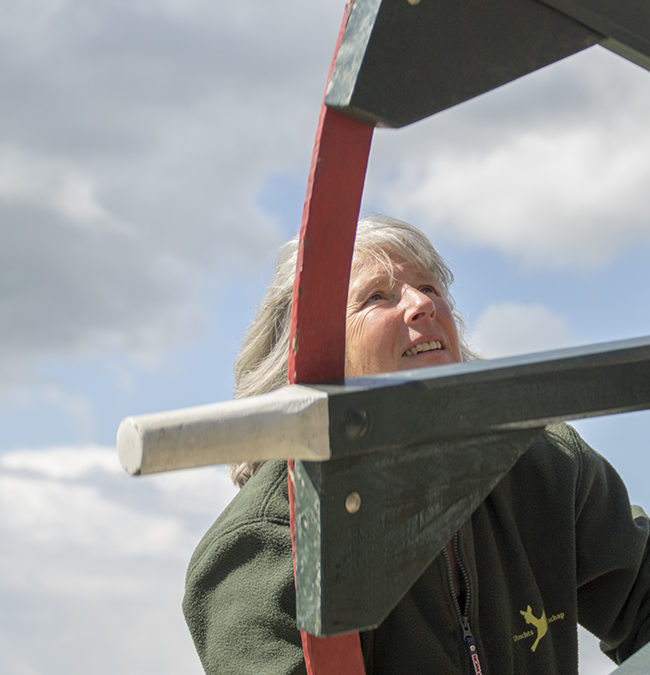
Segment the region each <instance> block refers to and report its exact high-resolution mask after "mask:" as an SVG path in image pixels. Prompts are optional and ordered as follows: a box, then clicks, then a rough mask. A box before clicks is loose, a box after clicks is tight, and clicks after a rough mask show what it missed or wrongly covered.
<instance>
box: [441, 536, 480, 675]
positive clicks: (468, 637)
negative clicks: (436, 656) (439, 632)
mask: <svg viewBox="0 0 650 675" xmlns="http://www.w3.org/2000/svg"><path fill="white" fill-rule="evenodd" d="M453 550H454V556H455V558H456V564H457V565H458V570H459V572H460V574H461V576H462V579H463V585H464V590H465V607H464V608H463V609H461V607H460V603H459V602H458V598H457V597H456V589H455V588H454V577H453V572H452V567H451V561H450V560H449V554H448V553H447V549H446V548H443V549H442V551H443V554H444V556H445V562H446V563H447V578H448V580H449V589H450V591H451V597H452V599H453V601H454V606H455V607H456V612H457V614H458V620H459V621H460V626H461V628H462V630H463V642H464V643H465V648H466V650H467V655H468V656H469V662H470V666H471V673H472V675H483V670H482V669H481V662H480V661H479V658H478V648H477V646H476V640H475V639H474V635H473V634H472V629H471V627H470V625H469V607H470V600H471V591H472V587H471V585H470V580H469V574H468V573H467V570H466V569H465V567H464V565H463V562H462V560H461V558H460V547H459V544H458V534H455V535H454V538H453Z"/></svg>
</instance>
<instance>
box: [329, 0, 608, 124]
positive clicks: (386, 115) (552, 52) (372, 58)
mask: <svg viewBox="0 0 650 675" xmlns="http://www.w3.org/2000/svg"><path fill="white" fill-rule="evenodd" d="M601 38H602V36H601V35H600V34H598V33H596V32H594V31H593V30H591V29H590V28H587V27H585V26H584V25H583V24H581V23H579V22H577V21H575V20H574V19H572V18H570V17H568V16H567V15H566V14H562V13H560V12H558V11H556V10H555V9H552V8H550V7H548V6H547V5H545V4H542V3H540V2H538V1H537V0H519V1H518V2H516V3H513V2H512V0H490V2H485V0H464V1H463V2H446V1H444V0H426V1H423V2H419V3H417V4H411V3H409V2H407V1H406V0H399V1H398V0H383V1H380V0H356V1H355V3H354V6H353V8H352V13H351V15H350V20H349V22H348V25H347V29H346V31H345V35H344V38H343V43H342V45H341V49H340V50H339V54H338V57H337V59H336V62H335V66H334V70H333V73H332V79H331V84H330V87H329V89H328V92H327V95H326V97H325V102H326V104H327V105H329V106H331V107H334V108H337V109H340V110H343V111H345V113H346V114H349V115H352V116H355V117H357V118H358V119H361V120H367V121H370V122H371V123H377V124H382V125H385V126H392V127H400V126H404V125H405V124H409V123H411V122H415V121H417V120H419V119H422V118H424V117H427V116H428V115H432V114H433V113H436V112H438V111H440V110H444V109H445V108H449V107H450V106H453V105H456V104H457V103H460V102H462V101H465V100H467V99H469V98H472V97H474V96H478V95H479V94H482V93H483V92H486V91H489V90H490V89H494V88H495V87H498V86H501V85H502V84H505V83H506V82H510V81H511V80H514V79H515V78H518V77H521V76H522V75H525V74H526V73H530V72H532V71H533V70H536V69H538V68H541V67H543V66H545V65H548V64H549V63H553V62H554V61H558V60H559V59H562V58H564V57H566V56H569V55H570V54H574V53H575V52H578V51H580V50H582V49H584V48H585V47H589V46H590V45H593V44H595V43H596V42H598V41H599V40H601Z"/></svg>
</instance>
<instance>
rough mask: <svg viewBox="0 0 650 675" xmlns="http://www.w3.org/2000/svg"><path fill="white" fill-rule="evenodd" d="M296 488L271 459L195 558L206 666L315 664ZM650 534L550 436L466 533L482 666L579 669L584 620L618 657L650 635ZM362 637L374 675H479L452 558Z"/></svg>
mask: <svg viewBox="0 0 650 675" xmlns="http://www.w3.org/2000/svg"><path fill="white" fill-rule="evenodd" d="M286 484H287V474H286V467H285V464H284V462H268V463H266V464H265V465H264V466H263V467H262V468H261V469H260V471H259V473H258V474H257V475H255V476H254V477H253V478H252V479H251V480H250V481H249V482H248V483H247V485H246V486H245V487H244V488H243V489H242V490H241V492H240V493H239V494H238V495H237V497H236V498H235V499H234V500H233V501H232V502H231V504H230V505H229V506H228V507H227V508H226V509H225V511H224V512H223V513H222V514H221V516H220V517H219V518H218V519H217V521H216V522H215V523H214V525H213V526H212V528H211V529H210V530H209V531H208V533H207V534H206V535H205V537H204V538H203V540H202V541H201V543H200V544H199V546H198V548H197V549H196V551H195V553H194V555H193V557H192V560H191V562H190V566H189V569H188V573H187V585H186V594H185V599H184V603H183V608H184V612H185V617H186V620H187V623H188V625H189V628H190V632H191V633H192V637H193V639H194V643H195V645H196V648H197V650H198V653H199V655H200V657H201V661H202V663H203V666H204V668H205V670H206V672H208V673H222V674H226V675H228V674H231V673H232V674H236V673H237V674H238V673H241V674H247V675H260V674H263V673H269V674H273V675H275V674H282V673H304V672H305V668H304V662H303V658H302V650H301V647H300V635H299V633H298V630H297V628H296V622H295V591H294V586H293V571H292V557H291V537H290V532H289V513H288V511H289V507H288V499H287V485H286ZM648 530H649V527H648V519H647V517H645V515H644V514H643V512H642V511H640V510H639V514H638V515H637V517H636V518H635V517H634V515H633V513H632V509H631V507H630V504H629V502H628V497H627V492H626V490H625V487H624V486H623V484H622V482H621V480H620V478H619V477H618V475H617V474H616V472H615V471H614V469H612V467H611V466H610V465H609V464H608V463H607V462H606V461H605V460H604V459H603V458H602V457H600V456H599V455H598V454H597V453H595V452H594V451H593V450H591V449H590V448H589V447H588V446H587V445H586V444H585V443H584V442H583V441H582V439H580V437H579V436H578V435H577V434H576V432H575V431H574V430H573V429H571V427H569V426H567V425H557V426H552V427H549V428H547V429H546V430H545V432H544V433H542V434H540V436H539V437H537V439H536V440H535V441H534V442H533V443H532V445H531V447H530V448H529V449H528V450H527V452H526V453H525V454H524V455H523V456H522V457H521V459H520V460H519V461H518V462H517V464H516V465H515V466H514V467H513V469H512V470H511V471H510V472H509V474H508V475H507V476H506V477H505V478H504V479H503V480H502V481H501V482H500V483H499V485H498V486H497V487H496V488H495V489H494V490H493V492H492V493H491V494H490V495H489V497H488V498H487V499H486V500H485V502H483V504H481V506H480V507H479V508H478V509H477V510H476V512H475V513H474V514H473V516H472V517H471V519H470V520H469V521H468V522H467V523H466V524H465V525H464V526H463V527H462V528H461V530H460V532H459V533H458V539H457V544H458V552H459V558H460V563H461V565H462V567H463V568H464V570H465V571H466V572H467V580H468V583H469V592H467V590H466V592H465V593H464V596H463V598H461V603H464V602H465V600H468V606H467V608H466V613H467V616H468V619H469V623H470V624H471V627H472V632H473V634H474V636H475V639H476V643H477V648H478V654H479V658H480V662H481V666H482V669H483V673H487V674H488V675H502V674H510V673H517V674H519V673H526V674H527V675H531V674H536V673H538V674H539V675H549V673H561V674H563V675H564V674H569V675H570V674H572V673H577V669H578V664H577V660H578V648H577V629H576V624H577V623H578V622H580V623H581V624H582V625H583V626H585V627H586V628H587V629H588V630H590V631H591V632H593V633H594V634H596V635H597V636H598V637H600V638H601V640H603V641H604V642H605V643H607V648H608V654H609V655H610V656H611V657H612V658H613V659H614V660H615V661H617V662H620V661H622V660H624V659H625V658H627V656H629V655H630V654H631V653H633V652H634V651H636V650H637V649H639V648H640V647H641V646H642V645H643V644H645V643H646V642H648V641H650V560H649V556H648ZM361 639H362V646H363V651H364V660H365V663H366V670H367V672H368V673H394V674H396V675H404V674H408V673H413V674H417V675H420V674H421V673H441V674H443V673H444V674H445V675H453V674H455V673H463V674H466V673H469V672H470V670H469V661H468V657H467V652H466V649H465V644H464V642H463V631H462V628H461V625H460V622H459V615H458V604H457V602H456V597H455V594H454V593H452V591H451V589H450V584H449V576H448V566H447V562H446V559H445V556H444V555H442V554H441V555H440V556H438V558H436V559H435V560H434V561H433V562H432V563H431V565H430V566H429V568H428V569H427V570H426V571H425V573H424V574H423V575H422V577H421V578H420V579H419V580H418V581H417V582H416V583H415V584H414V586H413V587H412V588H411V589H410V590H409V592H408V593H407V594H406V596H405V597H404V598H403V599H402V600H401V601H400V603H399V605H398V606H397V607H396V608H395V609H394V610H393V612H392V613H391V614H390V615H389V616H388V617H387V619H386V620H385V621H384V622H383V623H382V625H381V626H379V628H377V629H376V630H374V631H370V632H368V633H363V634H362V636H361Z"/></svg>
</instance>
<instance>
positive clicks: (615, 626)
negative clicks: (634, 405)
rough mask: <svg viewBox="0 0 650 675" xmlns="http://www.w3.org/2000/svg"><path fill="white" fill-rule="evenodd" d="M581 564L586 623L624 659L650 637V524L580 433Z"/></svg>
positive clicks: (580, 590)
mask: <svg viewBox="0 0 650 675" xmlns="http://www.w3.org/2000/svg"><path fill="white" fill-rule="evenodd" d="M573 433H574V434H575V436H574V442H575V443H576V446H577V448H578V456H579V461H580V471H579V474H578V482H577V490H576V564H577V577H578V578H577V581H578V613H579V620H580V623H581V624H582V625H583V626H585V628H587V629H588V630H590V631H591V632H592V633H594V635H596V636H598V637H599V638H600V639H601V640H602V643H601V648H602V649H603V651H604V652H605V653H606V654H607V655H608V656H609V657H610V658H611V659H612V660H614V661H615V662H616V663H621V662H622V661H624V660H625V659H626V658H628V657H629V656H630V655H631V654H633V653H634V652H635V651H637V650H638V649H640V648H641V647H642V646H643V645H644V644H646V643H647V642H650V555H649V551H648V534H649V523H648V517H647V516H646V515H645V513H644V512H643V511H642V510H641V509H638V507H632V506H631V505H630V503H629V499H628V495H627V490H626V488H625V486H624V484H623V482H622V480H621V478H620V477H619V476H618V474H617V473H616V471H615V470H614V469H613V468H612V466H611V465H610V464H609V463H607V462H606V461H605V460H604V459H603V458H602V457H601V456H600V455H598V454H597V453H596V452H594V451H593V450H592V449H591V448H589V447H588V446H587V445H586V444H585V443H584V441H582V439H580V437H579V436H578V435H577V434H576V433H575V432H573Z"/></svg>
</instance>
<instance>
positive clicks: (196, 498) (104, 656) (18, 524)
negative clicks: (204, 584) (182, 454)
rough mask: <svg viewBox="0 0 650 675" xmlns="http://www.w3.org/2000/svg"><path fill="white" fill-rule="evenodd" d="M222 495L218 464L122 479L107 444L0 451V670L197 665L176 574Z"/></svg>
mask: <svg viewBox="0 0 650 675" xmlns="http://www.w3.org/2000/svg"><path fill="white" fill-rule="evenodd" d="M234 492H235V490H234V488H233V487H232V486H231V485H230V484H229V481H228V479H227V477H226V472H225V469H224V468H216V469H203V470H196V471H186V472H178V473H174V474H167V475H161V476H152V477H146V478H141V479H133V478H130V477H129V476H127V475H126V474H125V473H124V472H123V471H122V470H121V469H120V467H119V465H118V461H117V456H116V452H115V450H113V449H110V448H101V447H95V446H88V447H60V448H49V449H43V450H38V451H35V450H15V451H12V452H9V453H5V454H2V455H0V537H2V540H3V546H2V552H1V553H0V598H1V599H2V602H1V603H0V605H1V606H2V610H0V635H4V636H12V639H7V640H6V641H5V640H4V639H3V640H2V643H0V644H1V645H2V651H3V658H2V661H3V672H5V673H9V674H10V675H14V674H16V675H18V674H22V673H30V672H34V673H44V672H48V673H52V674H54V673H64V672H65V673H79V674H81V673H88V672H93V673H106V674H108V673H118V672H125V673H126V672H139V673H145V672H152V673H153V672H183V673H197V674H198V673H199V672H201V670H200V666H199V663H198V658H197V657H196V655H195V653H194V649H193V646H192V644H191V639H190V636H189V633H188V631H187V629H186V627H185V626H184V621H183V618H182V614H181V608H180V602H181V598H182V594H183V583H184V574H185V569H186V566H187V563H188V562H189V558H190V555H191V553H192V550H193V548H194V547H195V545H196V544H197V543H198V540H199V538H200V537H201V536H202V534H203V532H204V531H205V530H206V529H207V528H208V526H209V525H210V523H211V522H212V521H213V520H214V518H215V517H216V516H217V515H218V513H219V512H220V511H221V510H222V509H223V507H224V505H225V504H226V503H227V502H228V501H229V499H230V498H231V497H232V495H233V494H234ZM34 640H37V642H38V649H33V648H31V647H30V645H31V644H32V643H33V641H34ZM3 643H4V644H3Z"/></svg>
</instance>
